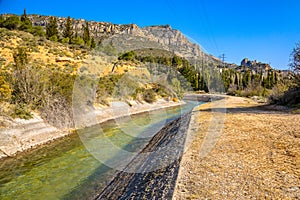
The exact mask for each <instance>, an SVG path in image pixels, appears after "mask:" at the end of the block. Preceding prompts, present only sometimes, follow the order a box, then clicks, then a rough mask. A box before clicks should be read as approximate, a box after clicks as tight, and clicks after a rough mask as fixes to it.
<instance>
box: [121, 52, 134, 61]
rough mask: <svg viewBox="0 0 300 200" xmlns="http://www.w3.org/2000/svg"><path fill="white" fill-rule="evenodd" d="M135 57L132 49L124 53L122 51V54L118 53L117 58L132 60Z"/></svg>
mask: <svg viewBox="0 0 300 200" xmlns="http://www.w3.org/2000/svg"><path fill="white" fill-rule="evenodd" d="M134 59H135V53H134V51H129V52H126V53H123V54H122V55H120V56H119V57H118V60H127V61H129V60H131V61H132V60H134Z"/></svg>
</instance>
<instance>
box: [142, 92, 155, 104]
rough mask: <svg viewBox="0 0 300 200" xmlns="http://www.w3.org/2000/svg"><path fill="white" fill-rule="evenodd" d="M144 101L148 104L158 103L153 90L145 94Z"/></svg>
mask: <svg viewBox="0 0 300 200" xmlns="http://www.w3.org/2000/svg"><path fill="white" fill-rule="evenodd" d="M143 99H144V100H145V101H146V102H147V103H154V102H155V101H156V95H155V92H154V91H153V90H152V89H147V90H145V92H143Z"/></svg>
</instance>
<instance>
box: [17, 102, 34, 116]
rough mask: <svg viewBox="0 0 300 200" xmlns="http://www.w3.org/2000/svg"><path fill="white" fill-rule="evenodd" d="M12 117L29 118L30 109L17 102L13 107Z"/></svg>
mask: <svg viewBox="0 0 300 200" xmlns="http://www.w3.org/2000/svg"><path fill="white" fill-rule="evenodd" d="M12 117H13V118H17V117H18V118H21V119H31V118H32V117H33V115H32V114H31V112H30V109H29V108H28V107H27V106H26V105H25V104H17V105H16V106H15V107H14V110H13V114H12Z"/></svg>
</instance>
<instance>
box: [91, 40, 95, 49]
mask: <svg viewBox="0 0 300 200" xmlns="http://www.w3.org/2000/svg"><path fill="white" fill-rule="evenodd" d="M91 48H92V49H94V48H96V42H95V39H94V38H92V40H91Z"/></svg>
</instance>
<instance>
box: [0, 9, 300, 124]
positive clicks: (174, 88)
mask: <svg viewBox="0 0 300 200" xmlns="http://www.w3.org/2000/svg"><path fill="white" fill-rule="evenodd" d="M73 23H74V21H73V20H72V19H71V18H70V17H68V18H67V19H66V22H65V24H64V26H63V28H59V27H58V22H57V19H56V18H55V17H50V18H49V22H48V23H47V25H46V27H41V26H38V25H37V26H33V24H32V22H31V21H30V19H29V18H28V17H27V15H26V11H24V14H23V15H22V16H16V15H9V16H5V17H3V16H2V15H1V16H0V50H1V51H0V104H1V108H0V109H1V110H0V113H1V115H2V118H8V119H9V118H12V117H13V118H15V117H20V118H25V119H28V118H30V117H32V113H33V112H37V113H39V114H40V115H41V116H42V117H43V118H44V119H45V120H46V121H48V122H49V123H51V124H54V125H55V124H60V126H62V127H72V126H73V123H72V112H71V108H72V97H73V90H74V84H75V83H76V81H77V82H78V81H79V84H77V85H87V86H88V87H89V88H90V89H91V92H90V96H89V98H90V99H88V100H87V99H84V100H87V102H86V104H88V105H91V106H92V105H98V106H100V107H103V106H109V105H110V102H111V101H115V100H121V101H126V102H128V104H129V105H131V103H130V101H132V100H135V101H139V102H147V103H153V102H155V101H156V100H157V99H160V98H164V99H166V100H174V101H177V100H178V99H180V98H182V97H183V95H184V93H185V91H191V90H193V91H199V92H218V93H228V94H232V95H238V96H247V97H251V96H262V97H268V96H270V99H271V101H272V102H275V103H276V102H283V103H285V104H288V103H293V104H297V102H298V101H296V102H291V101H290V100H289V99H291V98H293V97H297V95H298V91H299V89H298V88H299V81H298V82H296V83H295V81H294V80H298V79H295V78H293V77H292V76H283V74H282V73H281V72H280V71H278V70H274V69H272V68H270V67H269V68H268V69H262V68H256V69H255V70H254V69H251V68H249V67H247V66H235V67H232V65H227V64H226V63H224V64H222V65H216V63H217V62H212V61H210V60H204V57H202V59H201V58H200V59H198V60H197V59H196V60H191V59H189V58H183V57H180V56H178V55H177V54H176V53H172V52H170V51H167V50H163V49H155V48H143V49H135V50H131V51H125V52H122V53H118V50H117V48H116V47H115V44H114V43H113V42H112V41H111V42H109V43H106V44H102V43H101V42H102V41H101V40H98V39H94V37H92V34H91V26H90V23H89V22H87V21H85V23H83V25H82V30H81V31H80V34H79V32H77V29H76V30H74V29H73ZM125 28H128V27H127V26H126V27H125ZM129 28H130V26H129ZM132 28H135V27H132ZM163 28H164V29H166V30H164V31H171V29H170V27H163ZM61 29H63V30H61ZM148 29H149V30H151V31H152V32H153V34H156V35H160V34H161V33H160V31H161V27H149V28H147V30H148ZM125 30H126V31H128V30H127V29H125ZM173 32H174V33H176V34H177V35H178V34H179V33H178V31H173ZM114 34H116V33H114ZM96 40H97V41H96ZM297 52H298V51H297V49H295V52H294V54H295V55H298V54H297ZM295 58H296V59H297V58H298V57H297V56H296V57H295ZM295 66H296V67H295V68H296V69H297V66H299V65H297V63H296V64H295ZM296 74H297V73H296ZM296 77H297V76H296ZM75 85H76V84H75ZM287 91H288V92H287ZM287 94H290V95H291V94H292V95H291V96H292V97H289V98H288V97H287V96H289V95H287ZM295 95H296V96H295ZM85 98H87V97H85ZM296 99H299V98H296ZM298 103H299V102H298ZM2 121H3V120H2ZM58 122H59V123H58ZM61 122H63V123H61ZM2 123H3V124H2V125H3V126H4V125H5V120H4V122H2ZM0 125H1V124H0Z"/></svg>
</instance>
